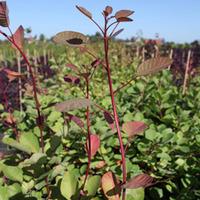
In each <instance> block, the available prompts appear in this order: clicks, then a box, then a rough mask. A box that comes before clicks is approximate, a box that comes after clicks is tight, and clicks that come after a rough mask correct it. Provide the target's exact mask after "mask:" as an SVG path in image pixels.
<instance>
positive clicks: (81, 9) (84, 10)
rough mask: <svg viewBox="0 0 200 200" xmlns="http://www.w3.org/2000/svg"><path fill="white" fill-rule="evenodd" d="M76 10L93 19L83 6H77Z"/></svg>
mask: <svg viewBox="0 0 200 200" xmlns="http://www.w3.org/2000/svg"><path fill="white" fill-rule="evenodd" d="M76 8H77V9H78V10H79V11H80V12H81V13H83V14H84V15H85V16H87V17H88V18H90V19H92V14H91V13H90V12H89V11H88V10H87V9H85V8H83V7H81V6H76Z"/></svg>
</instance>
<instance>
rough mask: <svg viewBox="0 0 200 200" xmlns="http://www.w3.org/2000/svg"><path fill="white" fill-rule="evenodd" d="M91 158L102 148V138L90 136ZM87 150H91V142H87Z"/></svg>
mask: <svg viewBox="0 0 200 200" xmlns="http://www.w3.org/2000/svg"><path fill="white" fill-rule="evenodd" d="M90 142H91V156H94V155H95V154H96V153H97V151H98V149H99V147H100V138H99V136H98V135H90ZM87 148H88V149H89V141H88V140H87Z"/></svg>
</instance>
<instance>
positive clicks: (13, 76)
mask: <svg viewBox="0 0 200 200" xmlns="http://www.w3.org/2000/svg"><path fill="white" fill-rule="evenodd" d="M3 71H4V72H6V74H7V77H8V79H9V81H13V80H15V79H16V78H21V77H22V76H23V75H22V74H20V73H18V72H15V71H11V70H9V69H3Z"/></svg>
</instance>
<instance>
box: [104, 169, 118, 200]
mask: <svg viewBox="0 0 200 200" xmlns="http://www.w3.org/2000/svg"><path fill="white" fill-rule="evenodd" d="M101 187H102V189H103V193H104V195H105V196H106V198H108V200H120V193H121V189H120V187H119V181H118V180H117V178H116V176H115V175H114V174H113V173H112V172H106V173H105V174H104V175H103V176H102V178H101Z"/></svg>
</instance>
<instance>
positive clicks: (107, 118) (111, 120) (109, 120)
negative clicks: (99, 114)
mask: <svg viewBox="0 0 200 200" xmlns="http://www.w3.org/2000/svg"><path fill="white" fill-rule="evenodd" d="M103 115H104V118H105V120H106V121H107V122H108V124H113V123H114V120H113V118H112V116H111V115H110V113H108V112H103Z"/></svg>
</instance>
